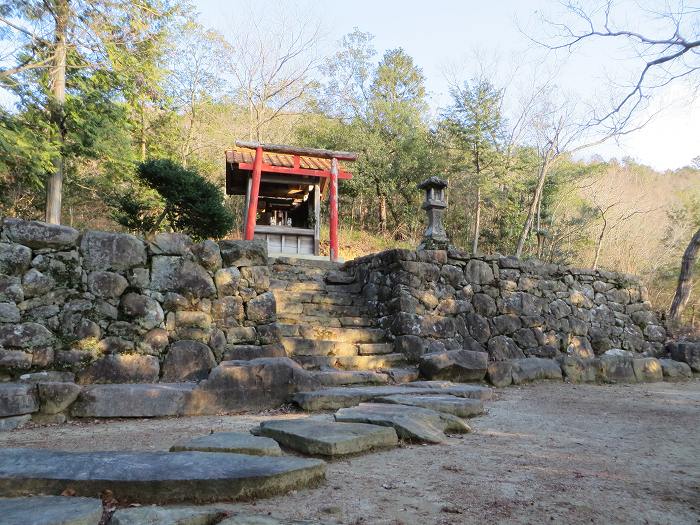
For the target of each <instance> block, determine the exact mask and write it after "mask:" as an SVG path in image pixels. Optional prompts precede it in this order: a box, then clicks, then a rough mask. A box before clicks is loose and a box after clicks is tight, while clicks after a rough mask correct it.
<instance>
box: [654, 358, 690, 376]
mask: <svg viewBox="0 0 700 525" xmlns="http://www.w3.org/2000/svg"><path fill="white" fill-rule="evenodd" d="M659 363H661V371H662V373H663V376H664V380H665V381H686V380H688V379H692V377H693V371H692V370H691V369H690V366H689V365H688V363H683V362H682V361H674V360H673V359H659Z"/></svg>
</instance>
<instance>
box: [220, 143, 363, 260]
mask: <svg viewBox="0 0 700 525" xmlns="http://www.w3.org/2000/svg"><path fill="white" fill-rule="evenodd" d="M236 146H237V147H239V148H246V149H250V150H255V157H254V158H253V162H252V163H251V162H239V163H238V164H237V168H238V170H244V171H250V173H251V179H250V186H249V188H250V189H249V191H247V192H246V193H247V194H248V195H247V213H246V217H245V227H244V238H245V239H246V240H252V239H253V238H254V236H255V225H256V218H257V212H258V198H259V196H260V182H261V179H262V175H263V173H267V174H279V175H290V176H301V177H314V178H319V179H321V180H323V183H324V185H325V184H326V183H327V182H328V181H330V192H329V194H330V195H329V198H330V220H329V226H330V245H331V254H330V259H331V260H332V261H336V260H337V259H338V179H350V178H352V174H350V173H348V172H346V171H342V170H341V169H340V168H339V164H338V161H349V162H353V161H355V160H357V153H352V152H348V151H332V150H326V149H317V148H301V147H295V146H286V145H280V144H261V143H258V142H248V141H240V140H237V141H236ZM265 153H268V154H270V153H278V154H282V155H291V156H292V165H291V166H288V165H283V164H286V163H284V162H265ZM227 154H228V152H227ZM302 157H304V160H305V162H304V163H305V164H306V165H307V166H308V167H302ZM313 159H325V160H330V161H331V162H330V166H329V168H330V169H326V167H327V164H328V163H327V162H326V163H324V164H321V163H313V164H311V163H310V162H309V160H313ZM314 165H315V166H316V168H314V167H312V166H314ZM317 168H318V169H317Z"/></svg>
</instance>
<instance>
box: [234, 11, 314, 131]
mask: <svg viewBox="0 0 700 525" xmlns="http://www.w3.org/2000/svg"><path fill="white" fill-rule="evenodd" d="M251 15H252V16H249V17H248V18H247V19H246V20H245V23H244V24H240V26H239V27H238V28H237V31H238V32H237V33H235V34H234V35H232V36H231V37H230V38H229V40H230V42H231V44H232V46H231V47H230V48H229V53H228V54H227V55H226V57H225V60H226V63H227V65H228V69H229V71H230V72H231V73H232V74H233V76H234V78H235V80H236V82H237V85H236V87H235V93H234V95H235V97H236V99H237V100H240V101H241V103H242V105H244V106H245V107H246V109H247V112H248V138H249V139H250V140H257V141H261V140H263V139H265V137H266V136H267V134H268V132H269V126H270V124H271V123H273V122H274V121H275V120H276V119H278V118H279V117H281V116H283V115H284V114H285V113H287V112H291V111H298V110H300V109H301V108H303V106H304V103H305V102H306V98H307V97H308V96H310V94H311V92H312V90H313V88H314V86H316V81H315V80H314V79H313V78H312V76H311V73H312V71H313V70H314V69H315V68H316V66H318V65H319V63H320V57H319V55H318V54H317V50H316V48H317V46H318V41H319V38H320V27H319V25H318V24H317V23H314V21H313V20H311V19H310V18H309V17H306V18H304V17H303V16H301V17H300V16H292V15H290V14H289V13H287V12H286V11H284V10H283V9H282V8H280V9H278V10H276V13H275V19H274V20H263V21H261V20H260V19H259V18H258V16H257V14H256V13H251ZM265 140H267V139H265Z"/></svg>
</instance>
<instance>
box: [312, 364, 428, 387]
mask: <svg viewBox="0 0 700 525" xmlns="http://www.w3.org/2000/svg"><path fill="white" fill-rule="evenodd" d="M311 373H312V374H313V377H314V378H315V379H316V380H318V382H319V383H320V384H321V385H322V386H326V387H332V386H344V385H356V386H362V385H388V384H400V383H408V382H410V381H415V380H416V379H418V369H417V368H415V367H413V368H409V367H406V368H387V369H382V370H380V371H375V370H339V369H337V368H330V369H322V370H318V371H312V372H311Z"/></svg>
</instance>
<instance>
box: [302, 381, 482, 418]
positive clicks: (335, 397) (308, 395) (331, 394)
mask: <svg viewBox="0 0 700 525" xmlns="http://www.w3.org/2000/svg"><path fill="white" fill-rule="evenodd" d="M398 394H406V395H430V394H436V395H452V396H457V397H465V398H470V399H481V400H487V399H491V397H492V395H493V392H492V389H491V388H487V387H483V386H477V385H462V384H455V383H451V382H449V381H416V382H414V383H405V384H402V385H400V386H366V387H359V386H358V387H345V388H343V387H336V388H324V389H321V390H314V391H311V392H299V393H298V394H295V395H294V398H293V399H294V402H295V403H296V404H297V405H299V406H300V407H301V408H302V409H304V410H308V411H311V412H313V411H318V410H337V409H339V408H346V407H353V406H357V405H359V404H360V403H364V402H367V401H372V400H375V399H377V398H380V397H385V396H393V395H398Z"/></svg>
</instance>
